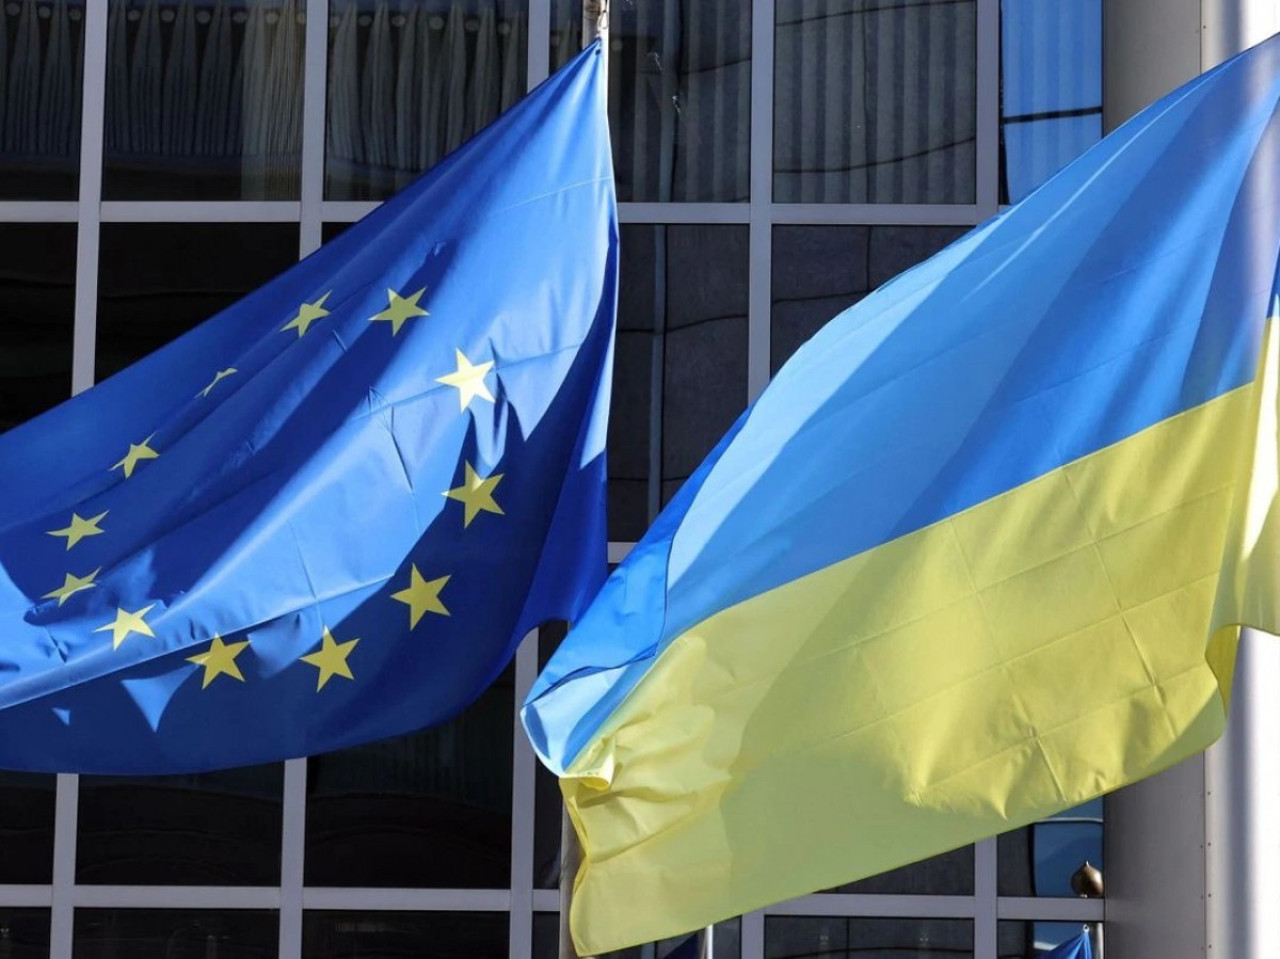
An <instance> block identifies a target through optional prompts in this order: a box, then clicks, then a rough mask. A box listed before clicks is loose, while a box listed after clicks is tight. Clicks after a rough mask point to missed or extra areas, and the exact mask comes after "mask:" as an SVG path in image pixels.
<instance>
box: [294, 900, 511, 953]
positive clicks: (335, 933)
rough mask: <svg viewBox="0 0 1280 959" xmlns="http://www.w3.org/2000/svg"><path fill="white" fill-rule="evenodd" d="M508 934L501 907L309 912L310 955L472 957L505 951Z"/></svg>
mask: <svg viewBox="0 0 1280 959" xmlns="http://www.w3.org/2000/svg"><path fill="white" fill-rule="evenodd" d="M509 936H510V933H509V931H508V919H507V915H506V913H500V912H367V911H364V910H361V911H360V912H307V913H304V914H303V917H302V954H303V955H304V956H306V957H307V959H411V957H412V959H419V957H422V956H430V957H432V959H455V957H456V959H473V957H476V956H505V955H507V954H508V952H509V949H510V947H509V944H508V939H509Z"/></svg>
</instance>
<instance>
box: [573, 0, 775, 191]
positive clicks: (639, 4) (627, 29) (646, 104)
mask: <svg viewBox="0 0 1280 959" xmlns="http://www.w3.org/2000/svg"><path fill="white" fill-rule="evenodd" d="M575 17H576V18H577V20H578V26H576V27H575V26H574V24H573V18H575ZM581 19H582V5H581V2H580V0H578V2H572V0H557V2H556V5H555V7H554V10H553V23H554V24H555V25H556V26H555V27H553V29H554V30H556V31H557V34H556V35H557V36H559V37H560V45H559V46H558V47H557V48H556V49H555V53H556V54H557V56H556V57H555V59H556V60H563V59H567V56H566V54H567V53H568V52H569V51H570V50H571V49H576V48H577V46H578V45H579V44H580V42H581V41H580V39H579V37H580V35H581V34H580V29H581ZM575 31H577V32H575ZM609 128H610V131H611V133H612V135H613V162H614V173H615V175H616V178H617V184H618V199H619V200H636V201H664V200H683V201H732V200H745V199H747V195H748V188H749V181H750V171H749V167H750V157H749V155H748V154H749V145H750V142H751V9H750V5H749V4H746V3H743V2H741V0H702V2H700V3H676V2H674V0H667V2H665V3H659V2H655V0H622V2H618V3H614V4H613V5H612V6H611V7H610V10H609Z"/></svg>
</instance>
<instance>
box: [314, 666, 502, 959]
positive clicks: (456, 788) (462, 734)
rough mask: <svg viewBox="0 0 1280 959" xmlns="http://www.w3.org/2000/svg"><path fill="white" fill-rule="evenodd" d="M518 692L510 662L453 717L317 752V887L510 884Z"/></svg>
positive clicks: (485, 886) (491, 886) (497, 886)
mask: <svg viewBox="0 0 1280 959" xmlns="http://www.w3.org/2000/svg"><path fill="white" fill-rule="evenodd" d="M514 699H515V692H514V679H513V674H512V670H511V669H509V668H508V669H507V671H506V672H505V673H503V674H502V675H501V676H500V677H499V678H498V679H497V680H496V681H495V682H494V684H493V685H492V686H490V687H489V689H488V690H487V691H486V692H485V693H484V695H483V696H481V697H480V699H478V700H477V701H476V702H474V703H473V704H472V705H471V706H469V707H468V708H467V709H466V711H465V712H463V713H462V714H461V715H460V716H458V717H457V718H456V719H453V720H452V721H450V722H448V723H445V724H443V725H440V726H434V727H432V728H430V729H427V730H424V731H422V732H419V733H414V734H412V735H410V736H400V737H398V738H396V739H388V740H384V741H383V742H378V743H371V744H369V745H367V746H360V747H357V748H355V749H346V750H343V751H341V752H336V753H329V754H328V755H324V756H316V757H313V758H312V759H311V760H310V761H309V762H308V763H307V848H306V882H307V884H308V885H312V886H381V887H402V888H403V887H430V888H452V889H474V888H481V889H506V888H509V887H510V883H511V749H512V742H513V741H512V730H513V728H514V727H513V725H512V724H513V722H514V721H515V713H514V710H515V702H514ZM308 954H309V953H308Z"/></svg>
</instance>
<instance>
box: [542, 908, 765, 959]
mask: <svg viewBox="0 0 1280 959" xmlns="http://www.w3.org/2000/svg"><path fill="white" fill-rule="evenodd" d="M707 945H708V943H707V931H706V930H705V929H699V930H698V931H697V932H693V933H690V934H689V935H687V936H677V937H676V938H674V939H664V940H662V941H661V942H655V943H652V944H649V945H645V946H632V947H631V948H630V949H619V950H617V951H616V952H604V953H601V954H600V955H599V956H598V957H597V959H738V957H739V956H740V955H741V954H742V946H741V931H740V923H739V921H738V920H737V919H729V920H727V921H726V922H718V923H716V924H715V925H714V926H713V927H712V929H711V943H710V946H711V948H710V950H708V949H707ZM559 955H560V915H559V913H554V912H535V913H534V914H533V959H558V957H559Z"/></svg>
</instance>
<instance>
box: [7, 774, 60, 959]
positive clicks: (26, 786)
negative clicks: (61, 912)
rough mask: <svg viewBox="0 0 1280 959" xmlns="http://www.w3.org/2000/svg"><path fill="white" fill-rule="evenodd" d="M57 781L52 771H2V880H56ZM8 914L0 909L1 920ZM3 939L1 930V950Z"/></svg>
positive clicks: (28, 881) (29, 881)
mask: <svg viewBox="0 0 1280 959" xmlns="http://www.w3.org/2000/svg"><path fill="white" fill-rule="evenodd" d="M56 782H57V780H56V778H55V777H54V776H52V775H37V774H35V773H11V772H0V849H3V850H4V855H3V856H0V883H10V882H18V883H48V882H52V881H53V810H54V789H55V786H56ZM6 915H7V913H3V912H0V924H2V923H3V922H4V921H5V916H6ZM45 916H46V920H47V918H48V915H47V913H46V914H45ZM3 941H4V940H3V933H2V932H0V950H2V949H3ZM3 954H4V953H3V951H0V956H3Z"/></svg>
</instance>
